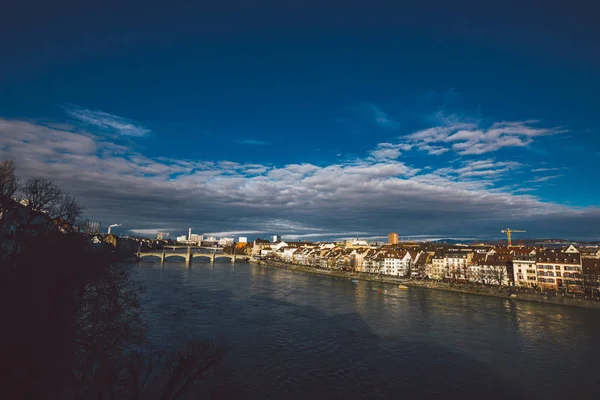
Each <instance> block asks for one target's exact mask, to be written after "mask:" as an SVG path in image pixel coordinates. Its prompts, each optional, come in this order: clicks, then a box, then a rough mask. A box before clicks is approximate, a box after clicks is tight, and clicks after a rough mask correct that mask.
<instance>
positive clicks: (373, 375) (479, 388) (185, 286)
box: [132, 262, 600, 400]
mask: <svg viewBox="0 0 600 400" xmlns="http://www.w3.org/2000/svg"><path fill="white" fill-rule="evenodd" d="M132 271H133V277H134V278H135V279H136V280H139V281H141V282H142V283H144V285H145V286H146V288H147V290H146V292H145V293H144V295H143V301H142V305H143V308H144V312H145V314H146V315H147V318H148V319H149V321H150V330H149V338H150V340H151V341H152V342H153V343H156V344H159V345H161V346H171V347H172V346H175V345H177V344H181V343H184V342H185V341H186V340H187V339H188V338H189V337H190V336H192V335H195V336H200V337H202V338H207V339H211V340H214V341H215V342H217V343H218V344H219V346H221V347H222V348H224V350H225V352H226V355H225V359H224V361H223V363H222V365H221V366H220V368H219V370H218V371H217V376H216V377H214V378H211V379H214V380H215V381H219V382H221V385H225V386H226V387H227V394H226V397H227V398H240V399H265V398H271V399H280V398H286V399H310V400H314V399H331V398H346V399H354V398H369V399H374V398H382V399H383V398H441V397H443V398H458V397H463V398H509V397H510V398H526V399H555V398H571V397H578V398H582V399H588V398H589V399H596V398H599V397H600V374H599V372H600V310H593V309H581V308H575V307H566V306H558V305H549V304H538V303H532V302H524V301H516V300H508V299H502V298H495V297H485V296H478V295H470V294H460V293H452V292H444V291H434V290H427V289H421V288H409V290H400V289H398V288H397V287H395V286H393V285H385V284H380V283H376V282H366V281H361V282H359V283H352V282H351V281H350V280H348V279H344V278H338V277H329V276H323V275H313V274H309V273H304V272H295V271H289V270H283V269H276V268H271V267H265V266H259V265H254V264H248V263H236V264H231V263H215V264H214V265H211V264H209V263H196V264H192V267H191V268H188V267H187V266H186V265H185V264H184V263H177V262H172V263H170V262H166V263H165V264H164V265H161V264H160V263H159V262H141V263H139V264H138V265H137V266H135V267H133V268H132Z"/></svg>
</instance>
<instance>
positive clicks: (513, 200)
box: [0, 119, 600, 238]
mask: <svg viewBox="0 0 600 400" xmlns="http://www.w3.org/2000/svg"><path fill="white" fill-rule="evenodd" d="M67 141H68V144H66V145H63V144H62V143H63V142H67ZM65 146H66V147H65ZM1 159H13V160H14V161H15V163H16V166H17V172H18V174H19V175H21V176H23V177H24V178H27V177H28V176H32V175H41V176H45V177H47V178H50V179H53V180H55V181H56V182H57V183H58V184H59V185H61V186H62V187H64V188H66V189H68V190H69V191H71V192H73V193H74V194H75V195H77V196H78V197H79V199H80V200H81V202H82V203H83V204H84V205H85V206H86V212H87V214H88V215H89V216H90V217H92V218H94V219H99V220H102V221H103V223H107V222H109V223H114V222H118V223H121V224H122V225H123V229H135V230H136V231H140V230H152V231H155V230H156V228H157V227H171V228H174V229H171V230H169V233H171V235H172V236H174V235H177V234H182V233H185V232H187V228H188V227H189V226H192V227H195V228H194V230H195V231H198V232H200V231H204V232H216V233H233V232H236V233H240V234H241V233H243V234H244V235H252V234H251V233H250V232H257V233H255V234H256V235H260V236H265V237H266V236H268V235H270V234H280V235H296V237H297V236H298V235H313V237H321V238H327V237H329V236H330V233H334V232H342V233H352V236H354V234H355V233H356V232H361V233H364V234H365V235H366V234H367V233H368V234H369V235H370V236H377V235H381V234H382V233H383V234H385V233H387V232H389V231H398V232H399V233H400V234H401V235H402V236H405V233H406V232H412V233H413V234H423V235H431V236H432V237H438V236H439V237H443V236H445V235H450V234H452V233H454V234H458V233H460V234H461V235H475V234H477V233H481V232H493V233H496V230H497V229H498V227H499V226H500V227H501V226H507V224H510V223H511V221H515V222H516V221H518V222H519V226H524V229H527V231H528V232H530V231H531V232H534V231H535V228H536V227H537V228H538V229H540V230H541V229H545V230H546V231H547V233H548V234H553V233H554V232H562V233H564V234H566V233H568V232H575V233H576V234H578V235H585V234H588V233H589V232H592V233H593V232H596V230H595V227H596V226H597V225H598V223H600V210H598V209H596V208H587V209H576V208H572V207H567V206H564V205H560V204H554V203H549V202H544V201H540V200H539V199H538V198H536V197H535V196H531V195H528V194H519V195H517V194H514V192H515V191H514V190H511V191H508V190H499V189H498V188H497V187H495V186H494V182H495V179H497V176H498V174H505V173H509V172H510V171H512V170H513V169H514V170H516V169H517V168H522V166H521V165H520V164H518V163H515V162H507V161H497V160H493V159H484V160H477V161H475V162H473V163H471V164H470V165H467V164H465V163H459V164H452V166H451V167H447V168H437V169H436V168H429V169H427V170H425V169H419V168H416V167H414V166H411V165H408V164H406V163H403V162H400V161H398V160H392V159H375V158H373V157H371V156H369V157H367V158H365V159H358V160H353V161H348V162H339V163H334V164H331V165H325V166H317V165H313V164H309V163H303V164H289V165H282V166H270V165H262V164H244V163H236V162H230V161H208V160H197V161H194V160H172V159H168V158H160V159H158V158H151V157H147V156H145V155H144V154H141V153H140V152H139V151H138V150H136V149H134V148H131V147H128V146H124V145H122V144H115V143H114V142H111V141H110V140H108V139H107V138H106V137H102V136H98V135H91V134H88V133H84V132H76V131H75V130H69V129H68V127H61V128H49V127H46V126H40V125H37V124H34V123H30V122H23V121H11V120H3V119H0V160H1ZM495 174H496V175H495ZM176 229H180V231H179V232H178V231H177V230H176ZM569 229H570V230H569ZM161 230H162V229H161ZM258 232H260V234H259V233H258ZM433 233H434V234H435V235H433ZM315 234H319V235H321V234H322V235H325V236H314V235H315ZM590 234H591V233H590ZM348 236H350V235H348Z"/></svg>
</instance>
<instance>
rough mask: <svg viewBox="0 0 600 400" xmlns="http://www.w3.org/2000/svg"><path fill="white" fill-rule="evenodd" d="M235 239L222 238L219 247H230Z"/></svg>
mask: <svg viewBox="0 0 600 400" xmlns="http://www.w3.org/2000/svg"><path fill="white" fill-rule="evenodd" d="M233 241H234V239H233V238H221V239H219V246H229V245H232V244H233Z"/></svg>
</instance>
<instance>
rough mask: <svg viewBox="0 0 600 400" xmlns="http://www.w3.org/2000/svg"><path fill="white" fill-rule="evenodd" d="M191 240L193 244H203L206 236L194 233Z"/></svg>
mask: <svg viewBox="0 0 600 400" xmlns="http://www.w3.org/2000/svg"><path fill="white" fill-rule="evenodd" d="M189 240H190V241H191V242H202V241H203V240H204V236H202V235H198V234H196V233H192V234H191V235H190V239H189Z"/></svg>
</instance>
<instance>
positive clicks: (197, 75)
mask: <svg viewBox="0 0 600 400" xmlns="http://www.w3.org/2000/svg"><path fill="white" fill-rule="evenodd" d="M13 3H17V2H13ZM84 3H87V2H75V1H57V2H41V1H40V2H28V3H27V4H25V2H19V4H12V5H8V7H5V9H4V10H3V12H2V14H1V15H0V57H1V60H2V62H0V160H3V159H12V160H14V161H15V164H16V169H17V173H18V174H19V175H20V176H21V177H23V178H24V179H26V178H27V177H31V176H42V177H46V178H49V179H53V180H54V181H56V182H57V183H58V184H59V185H60V186H61V187H62V188H64V189H66V190H68V191H70V192H71V193H72V194H74V195H76V196H77V198H78V199H79V201H80V202H81V203H82V204H83V205H84V207H85V209H86V215H87V216H88V217H89V218H91V219H93V220H98V221H101V222H102V224H103V226H104V227H106V226H108V225H109V224H113V223H119V224H121V225H122V226H121V227H119V228H117V230H115V231H116V232H118V233H121V234H130V235H154V234H155V233H156V232H158V231H162V232H169V233H170V234H171V236H176V235H181V234H184V233H186V232H187V229H188V227H192V228H193V229H194V232H197V233H213V234H217V235H218V236H238V235H241V236H248V237H251V238H254V237H267V236H270V235H276V234H279V235H282V236H283V237H284V238H288V239H300V240H307V241H314V240H326V239H337V238H349V237H361V238H383V237H386V235H387V233H388V232H398V233H399V235H400V237H402V238H414V239H418V238H442V237H443V238H452V237H456V238H469V239H471V238H472V239H477V238H501V237H502V234H501V233H500V230H501V229H504V228H512V229H522V230H526V231H527V232H526V233H522V234H521V237H561V238H568V239H590V240H591V239H599V238H600V208H599V207H598V206H599V203H600V185H598V184H597V171H598V167H597V166H598V163H599V162H600V138H599V137H598V135H599V134H600V131H599V129H600V112H599V110H600V100H599V98H598V95H599V94H600V51H599V47H598V38H600V25H598V24H597V22H596V18H595V16H596V15H597V12H596V11H594V10H597V8H595V6H594V5H593V2H592V1H572V2H564V1H553V0H546V1H528V0H524V1H518V2H511V1H502V2H500V1H487V2H481V1H464V0H457V1H453V2H448V1H422V2H418V4H414V5H400V4H397V3H400V2H397V1H381V0H375V1H369V2H355V1H337V0H333V1H329V2H326V4H327V5H324V4H325V3H323V2H315V1H302V2H298V1H285V2H281V1H279V2H277V1H261V0H258V1H252V2H242V1H220V2H179V1H169V2H153V1H144V2H141V1H137V0H133V1H128V2H113V1H110V0H109V1H105V2H100V3H90V4H84ZM123 3H126V4H123ZM192 3H196V4H192ZM415 3H416V2H415ZM515 236H516V235H515Z"/></svg>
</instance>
